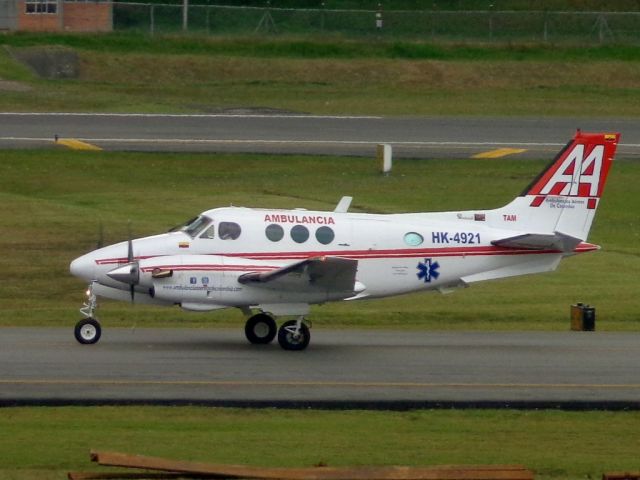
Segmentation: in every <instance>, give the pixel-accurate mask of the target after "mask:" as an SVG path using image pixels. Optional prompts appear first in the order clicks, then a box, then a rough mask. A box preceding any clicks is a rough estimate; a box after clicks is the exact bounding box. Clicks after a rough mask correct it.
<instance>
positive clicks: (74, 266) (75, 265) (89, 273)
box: [69, 255, 96, 281]
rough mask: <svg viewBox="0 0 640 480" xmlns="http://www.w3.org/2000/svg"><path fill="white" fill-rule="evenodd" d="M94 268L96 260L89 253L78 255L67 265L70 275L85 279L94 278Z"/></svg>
mask: <svg viewBox="0 0 640 480" xmlns="http://www.w3.org/2000/svg"><path fill="white" fill-rule="evenodd" d="M95 269H96V262H95V261H94V259H93V257H92V256H91V255H83V256H81V257H78V258H76V259H75V260H74V261H73V262H71V265H69V271H70V272H71V275H73V276H75V277H78V278H82V279H84V280H87V281H91V280H94V279H95Z"/></svg>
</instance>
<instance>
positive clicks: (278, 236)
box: [264, 223, 284, 242]
mask: <svg viewBox="0 0 640 480" xmlns="http://www.w3.org/2000/svg"><path fill="white" fill-rule="evenodd" d="M264 234H265V235H266V236H267V238H268V239H269V240H271V241H272V242H279V241H280V240H282V237H284V228H282V227H281V226H280V225H278V224H276V223H272V224H271V225H267V228H266V229H265V231H264Z"/></svg>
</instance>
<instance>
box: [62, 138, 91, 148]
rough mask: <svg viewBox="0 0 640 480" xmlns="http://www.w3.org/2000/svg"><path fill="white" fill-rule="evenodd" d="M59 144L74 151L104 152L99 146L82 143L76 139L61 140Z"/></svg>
mask: <svg viewBox="0 0 640 480" xmlns="http://www.w3.org/2000/svg"><path fill="white" fill-rule="evenodd" d="M57 143H58V144H60V145H64V146H65V147H68V148H71V149H72V150H102V149H101V148H100V147H98V146H97V145H93V144H91V143H87V142H82V141H80V140H76V139H75V138H59V139H58V141H57Z"/></svg>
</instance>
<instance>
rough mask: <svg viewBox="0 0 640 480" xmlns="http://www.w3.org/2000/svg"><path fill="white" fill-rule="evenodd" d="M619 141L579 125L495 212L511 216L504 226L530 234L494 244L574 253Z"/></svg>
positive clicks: (589, 221) (587, 227)
mask: <svg viewBox="0 0 640 480" xmlns="http://www.w3.org/2000/svg"><path fill="white" fill-rule="evenodd" d="M619 140H620V134H619V133H582V132H581V131H580V130H578V132H577V133H576V135H575V137H574V138H573V140H571V141H570V142H569V143H568V144H567V145H566V146H565V147H564V148H563V149H562V150H561V151H560V153H559V154H558V155H557V156H556V158H555V159H554V160H553V162H551V164H550V165H549V166H548V167H547V168H546V169H545V170H544V171H542V173H540V175H538V177H537V178H536V179H535V180H533V182H531V184H530V185H529V186H528V187H527V188H526V189H525V190H524V192H522V194H521V195H520V196H519V197H517V198H516V199H515V200H514V201H513V202H511V203H510V204H508V205H507V206H505V207H503V208H501V209H498V210H497V211H495V212H496V213H498V214H499V215H498V219H500V216H502V218H503V219H504V220H505V223H506V224H504V225H501V227H503V228H507V229H510V230H518V231H519V232H526V233H521V234H520V235H517V236H515V237H509V238H505V239H502V240H497V241H495V242H494V243H495V244H497V245H502V246H513V247H518V248H523V247H524V248H526V247H529V248H547V247H549V246H554V247H556V248H559V249H561V250H562V251H565V252H568V251H572V250H573V249H574V248H575V247H576V246H577V245H578V244H579V243H580V242H583V241H585V240H586V239H587V236H588V234H589V230H590V229H591V224H592V222H593V218H594V216H595V212H596V209H597V208H598V204H599V203H600V198H601V197H602V192H603V190H604V186H605V183H606V181H607V176H608V174H609V170H610V168H611V165H612V162H613V157H614V155H615V152H616V147H617V146H618V142H619Z"/></svg>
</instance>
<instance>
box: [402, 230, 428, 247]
mask: <svg viewBox="0 0 640 480" xmlns="http://www.w3.org/2000/svg"><path fill="white" fill-rule="evenodd" d="M422 242H424V238H422V235H420V234H419V233H416V232H409V233H405V235H404V243H406V244H407V245H409V246H410V247H417V246H418V245H422Z"/></svg>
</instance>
